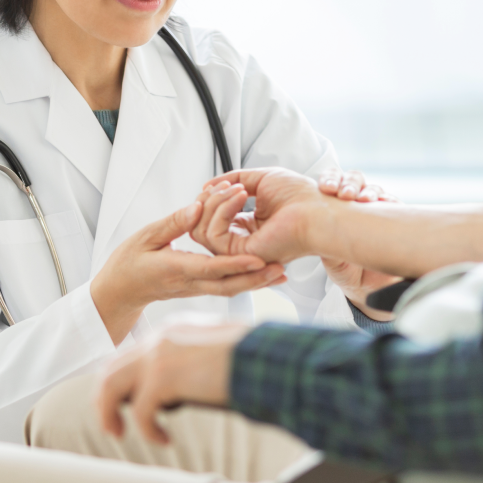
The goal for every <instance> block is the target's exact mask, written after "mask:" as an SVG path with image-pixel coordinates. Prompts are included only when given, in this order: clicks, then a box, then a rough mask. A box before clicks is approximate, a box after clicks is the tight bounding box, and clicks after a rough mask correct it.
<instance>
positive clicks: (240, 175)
mask: <svg viewBox="0 0 483 483" xmlns="http://www.w3.org/2000/svg"><path fill="white" fill-rule="evenodd" d="M274 171H276V168H259V169H238V170H235V171H230V172H228V173H225V174H222V175H221V176H217V177H216V178H214V179H212V180H211V181H208V183H206V184H205V186H204V187H207V186H208V185H209V184H211V185H215V186H216V185H217V184H218V183H221V182H222V181H229V182H230V183H231V184H236V183H241V184H242V185H243V186H244V187H245V189H246V190H247V192H248V195H249V196H255V195H256V193H257V187H258V185H259V183H260V181H261V180H262V179H263V178H264V177H265V176H267V175H268V174H270V173H271V172H274Z"/></svg>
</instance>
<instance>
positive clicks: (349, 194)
mask: <svg viewBox="0 0 483 483" xmlns="http://www.w3.org/2000/svg"><path fill="white" fill-rule="evenodd" d="M365 185H366V182H365V179H364V176H363V175H362V173H361V172H359V171H347V172H345V173H344V175H343V177H342V181H341V183H340V187H339V192H338V193H337V196H338V198H340V199H341V200H346V201H352V200H356V199H357V197H358V196H359V193H360V192H361V190H362V189H363V188H364V187H365Z"/></svg>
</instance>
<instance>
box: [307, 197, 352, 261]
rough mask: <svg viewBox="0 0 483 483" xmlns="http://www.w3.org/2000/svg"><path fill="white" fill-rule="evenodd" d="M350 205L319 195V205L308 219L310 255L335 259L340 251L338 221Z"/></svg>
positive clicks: (315, 206) (313, 209)
mask: <svg viewBox="0 0 483 483" xmlns="http://www.w3.org/2000/svg"><path fill="white" fill-rule="evenodd" d="M349 204H350V203H349V202H347V201H340V200H338V199H336V198H334V197H332V196H326V195H322V194H321V198H320V203H319V204H318V205H314V207H313V208H312V210H311V211H310V214H309V217H308V220H309V221H308V227H307V233H308V237H307V239H308V244H309V251H310V253H311V254H312V255H317V256H320V257H323V256H332V257H337V256H338V255H339V252H340V249H341V242H342V241H343V240H339V235H340V233H339V230H338V229H337V227H338V225H339V224H340V223H339V219H340V217H341V216H343V211H344V209H345V208H346V207H347V205H349Z"/></svg>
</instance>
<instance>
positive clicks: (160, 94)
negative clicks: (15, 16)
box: [0, 25, 353, 442]
mask: <svg viewBox="0 0 483 483" xmlns="http://www.w3.org/2000/svg"><path fill="white" fill-rule="evenodd" d="M176 35H177V37H178V38H179V39H180V40H181V42H182V43H183V45H184V46H185V48H186V49H187V50H188V51H189V53H190V54H191V56H192V58H193V59H194V61H195V62H196V64H197V65H198V66H199V68H200V70H201V72H202V73H203V75H204V77H205V79H206V81H207V83H208V85H209V87H210V88H211V92H212V94H213V97H214V100H215V103H216V106H217V109H218V112H219V113H220V116H221V119H222V122H223V125H224V129H225V132H226V136H227V141H228V145H229V148H230V152H231V154H232V158H233V164H234V167H235V168H240V167H243V168H255V167H261V166H284V167H287V168H290V169H293V170H296V171H298V172H301V173H304V174H307V175H309V176H313V177H317V176H318V175H319V173H320V172H321V171H322V170H323V169H324V168H327V167H328V166H333V165H335V164H336V157H335V153H334V150H333V147H332V145H331V144H330V142H329V141H327V140H326V139H325V138H323V137H321V136H319V135H318V134H316V133H315V132H314V131H313V130H312V129H311V127H310V125H309V123H308V122H307V120H306V119H305V118H304V116H303V115H302V114H301V112H300V111H299V110H298V109H297V108H296V107H295V105H294V104H293V102H292V101H291V100H290V99H289V98H288V97H287V96H286V95H285V94H284V93H283V92H282V91H281V90H280V89H279V88H277V87H276V86H275V85H274V84H273V83H272V82H271V81H270V80H269V79H268V77H267V76H266V75H265V74H264V73H263V72H262V70H261V69H260V68H259V66H258V65H257V63H256V62H255V61H254V60H253V59H252V58H251V57H249V56H244V55H241V54H240V53H239V52H237V51H236V50H235V49H234V48H233V47H232V46H231V45H230V44H229V43H228V42H227V40H226V39H225V38H224V37H223V36H222V35H220V34H219V33H216V32H212V31H206V30H199V29H191V28H190V27H189V26H187V25H184V26H183V27H182V28H181V29H180V31H178V32H176ZM0 92H1V96H0V139H1V140H3V141H4V142H5V143H7V144H8V145H9V146H10V147H11V148H12V150H13V151H14V152H15V153H16V154H17V156H18V157H19V159H20V160H21V161H22V163H23V164H24V166H25V168H26V170H27V172H28V174H29V176H30V178H31V180H32V187H33V189H34V191H35V193H36V195H37V198H38V200H39V203H40V205H41V206H42V208H43V210H44V212H45V215H46V219H47V223H48V225H49V227H50V229H51V232H52V235H53V239H54V242H55V245H56V247H57V250H58V253H59V257H60V260H61V263H62V266H63V270H64V274H65V278H66V282H67V288H68V291H69V293H68V295H67V296H66V297H64V298H60V291H59V288H58V282H57V278H56V274H55V270H54V267H53V264H52V260H51V257H50V254H49V252H48V248H47V244H46V242H45V241H44V238H43V235H42V233H41V230H40V227H39V225H38V222H37V221H36V220H35V218H34V215H33V213H32V211H31V208H30V206H29V204H28V201H27V199H26V198H25V195H23V194H22V193H21V192H20V191H19V190H18V189H17V188H16V187H15V185H14V184H13V183H12V182H11V181H10V180H9V179H8V178H7V177H6V176H4V175H1V174H0V287H1V290H2V292H3V294H4V297H5V299H6V301H7V304H8V306H9V308H10V310H11V312H12V314H13V316H14V318H15V319H16V320H17V321H21V322H20V323H18V324H17V325H16V326H15V327H12V328H8V329H6V330H3V331H2V332H1V333H0V440H4V441H17V442H19V441H21V440H22V421H23V418H24V417H25V415H26V413H27V411H28V410H29V408H30V407H31V406H32V404H33V403H34V402H35V401H36V400H37V399H38V398H39V397H40V396H41V395H42V394H43V393H45V392H46V391H47V390H48V389H49V388H50V387H52V386H53V385H55V384H57V383H58V382H59V381H61V380H63V379H65V378H67V377H71V376H72V375H74V374H80V373H83V372H86V371H90V370H94V369H95V368H96V367H97V366H98V365H99V363H100V362H101V361H102V360H103V359H104V358H105V357H106V356H109V355H111V354H113V353H114V352H115V350H116V349H115V347H114V345H113V344H112V341H111V339H110V337H109V335H108V333H107V331H106V329H105V327H104V324H103V322H102V320H101V318H100V316H99V314H98V312H97V310H96V307H95V305H94V304H93V302H92V299H91V296H90V290H89V286H90V280H91V279H92V278H93V277H94V276H95V275H96V273H98V272H99V270H100V269H101V268H102V266H103V265H104V263H105V261H106V260H107V259H108V258H109V256H110V254H111V253H112V251H113V250H114V249H115V248H116V247H117V246H119V244H120V243H122V242H123V241H124V240H125V239H126V238H127V237H129V236H130V235H132V234H133V233H135V232H136V231H137V230H139V229H140V228H142V227H144V226H145V225H146V224H148V223H151V222H153V221H155V220H159V219H160V218H163V217H165V216H167V215H169V214H170V213H172V212H173V211H175V210H177V209H179V208H181V207H183V206H186V205H188V204H189V203H192V202H193V201H194V199H195V198H196V196H197V195H198V193H199V192H200V190H201V188H202V186H203V184H204V183H205V182H206V181H208V180H209V179H211V178H212V176H213V174H214V157H215V149H214V144H213V141H212V136H211V133H210V129H209V125H208V122H207V118H206V115H205V112H204V110H203V107H202V105H201V103H200V100H199V98H198V94H197V93H196V91H195V89H194V87H193V85H192V83H191V81H190V80H189V78H188V77H187V75H186V73H185V71H184V70H183V67H182V66H181V64H180V63H179V61H178V60H177V59H176V58H175V56H174V54H173V53H172V51H171V50H170V49H169V47H168V46H167V45H166V44H165V43H164V41H163V40H161V39H160V38H159V37H158V36H155V37H154V38H153V39H152V40H151V42H149V43H148V44H147V45H144V46H142V47H137V48H133V49H130V50H129V53H128V57H127V62H126V68H125V74H124V80H123V89H122V99H121V108H120V116H119V123H118V127H117V133H116V138H115V142H114V145H111V143H110V142H109V140H108V138H107V136H106V134H105V133H104V131H103V129H102V127H101V126H100V124H99V122H98V121H97V119H96V118H95V116H94V114H93V113H92V111H91V109H90V107H89V105H88V104H87V103H86V101H85V100H84V99H83V97H82V96H81V95H80V94H79V92H78V91H77V90H76V89H75V88H74V86H73V85H72V84H71V82H70V81H69V79H68V78H67V77H66V76H65V75H64V73H63V72H62V71H61V70H60V69H59V68H58V67H57V66H56V65H55V64H54V62H53V61H52V59H51V57H50V55H49V53H48V52H47V51H46V50H45V48H44V47H43V45H42V43H41V42H40V41H39V39H38V38H37V36H36V35H35V33H34V32H33V30H32V29H31V28H30V27H29V28H28V29H27V30H26V32H24V33H23V34H22V35H21V36H20V37H17V38H15V37H11V36H8V35H6V34H3V35H2V36H1V37H0ZM217 165H218V169H217V173H218V174H219V173H221V172H222V170H221V167H220V163H219V160H217ZM287 228H288V229H290V227H287ZM177 247H178V249H189V250H191V251H194V252H204V251H205V250H204V248H202V247H201V246H200V245H197V244H196V243H194V242H193V241H192V240H190V238H189V237H188V236H185V237H182V238H181V239H179V240H178V242H177ZM288 272H289V276H290V281H289V283H287V284H285V287H284V288H283V290H284V291H285V293H286V294H288V296H290V297H291V299H292V300H293V301H294V303H295V304H296V306H297V309H298V310H299V314H300V315H301V318H303V319H305V320H308V321H310V320H312V319H313V318H314V316H315V314H316V313H318V314H319V315H320V314H325V315H331V316H332V318H333V316H334V315H335V316H337V317H338V320H340V321H341V323H342V324H345V325H346V326H351V324H352V325H353V322H352V314H351V313H350V309H349V308H348V307H347V304H346V302H345V298H344V297H343V294H342V292H341V291H340V289H338V287H336V286H334V287H332V288H331V290H330V293H329V294H328V296H327V297H326V298H325V302H324V301H323V299H324V296H325V295H326V282H327V280H326V275H325V272H324V270H323V267H322V265H321V263H320V260H317V259H314V258H308V259H303V260H301V261H299V262H295V263H294V264H291V266H290V267H289V268H288ZM324 303H325V305H326V306H327V308H330V314H328V313H327V312H324ZM180 309H182V310H200V311H207V312H216V313H219V314H222V315H229V314H240V313H241V314H243V315H244V316H245V317H248V318H250V317H251V312H252V302H251V296H250V294H242V295H239V296H237V297H234V298H232V299H228V298H224V297H212V296H205V297H196V298H191V299H177V300H170V301H165V302H157V303H155V304H152V305H151V306H149V307H148V308H147V309H146V311H145V313H144V314H143V316H142V317H141V319H140V320H139V321H138V322H137V324H136V326H135V327H134V329H133V330H132V332H131V334H129V336H128V337H127V339H126V340H125V341H124V343H123V345H129V344H132V343H134V341H135V340H136V339H139V338H140V337H142V336H145V335H148V334H149V333H150V331H151V330H152V328H151V327H152V325H151V324H155V323H156V322H159V321H160V320H161V319H162V317H163V316H164V315H166V314H169V313H172V312H173V311H175V310H180Z"/></svg>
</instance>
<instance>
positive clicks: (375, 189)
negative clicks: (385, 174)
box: [357, 184, 384, 202]
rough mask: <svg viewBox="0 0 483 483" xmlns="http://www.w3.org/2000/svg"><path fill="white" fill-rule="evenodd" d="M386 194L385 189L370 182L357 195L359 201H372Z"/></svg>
mask: <svg viewBox="0 0 483 483" xmlns="http://www.w3.org/2000/svg"><path fill="white" fill-rule="evenodd" d="M383 194H384V190H383V189H382V188H381V187H380V186H377V185H374V184H370V185H367V186H365V187H364V188H363V189H362V191H361V192H360V193H359V196H358V197H357V201H362V202H371V201H378V200H379V199H380V197H381V196H382V195H383Z"/></svg>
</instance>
